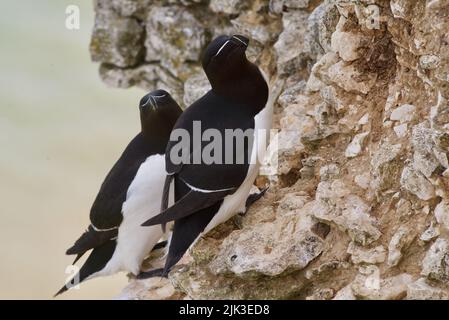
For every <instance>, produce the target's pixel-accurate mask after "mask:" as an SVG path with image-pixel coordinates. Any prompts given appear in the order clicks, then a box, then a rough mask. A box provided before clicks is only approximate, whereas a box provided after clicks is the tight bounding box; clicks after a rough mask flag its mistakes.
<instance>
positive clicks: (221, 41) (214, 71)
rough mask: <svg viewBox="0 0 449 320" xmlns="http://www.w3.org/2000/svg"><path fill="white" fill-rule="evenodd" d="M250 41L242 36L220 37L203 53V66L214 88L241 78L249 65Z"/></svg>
mask: <svg viewBox="0 0 449 320" xmlns="http://www.w3.org/2000/svg"><path fill="white" fill-rule="evenodd" d="M248 44H249V39H248V38H246V37H244V36H241V35H233V36H225V35H223V36H219V37H217V38H216V39H214V40H213V41H212V42H211V43H210V44H209V45H208V46H207V48H206V50H205V51H204V53H203V58H202V65H203V69H204V71H205V72H206V75H207V77H208V78H209V81H210V83H211V85H212V88H214V87H219V86H220V84H221V83H224V82H228V81H232V80H233V79H236V78H238V77H239V75H240V74H241V73H242V72H243V71H244V68H245V65H246V64H247V63H248V60H247V59H246V55H245V51H246V48H247V47H248Z"/></svg>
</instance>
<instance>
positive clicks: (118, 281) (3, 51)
mask: <svg viewBox="0 0 449 320" xmlns="http://www.w3.org/2000/svg"><path fill="white" fill-rule="evenodd" d="M71 4H74V5H77V6H79V8H80V13H81V25H80V27H81V28H80V29H79V30H68V29H66V27H65V19H66V13H65V10H66V7H67V6H68V5H71ZM0 12H1V13H0V15H1V19H0V71H1V73H0V101H1V102H0V148H1V149H0V150H1V157H0V201H1V208H0V219H1V222H0V298H1V299H52V296H53V294H54V293H55V292H56V291H57V290H59V288H60V287H61V286H62V285H63V284H64V282H65V281H66V278H67V277H68V276H69V275H68V274H66V273H65V270H66V267H67V266H69V265H70V264H71V262H72V261H73V257H72V256H70V257H69V256H66V255H65V250H66V249H67V248H68V247H69V246H71V245H72V244H73V242H74V241H75V240H76V239H77V238H78V236H79V235H80V234H81V233H82V232H83V231H84V229H85V228H86V227H87V226H88V224H89V209H90V206H91V204H92V202H93V200H94V198H95V196H96V194H97V191H98V189H99V187H100V185H101V182H102V181H103V178H104V177H105V176H106V174H107V172H108V170H109V169H110V168H111V167H112V165H113V164H114V162H115V161H116V160H117V158H118V157H119V156H120V154H121V152H122V151H123V149H124V147H125V146H126V144H127V143H128V142H129V141H130V140H131V138H133V137H134V135H135V134H136V133H137V132H138V131H139V129H140V124H139V113H138V102H139V100H140V98H141V97H142V96H143V94H144V93H145V92H144V91H142V90H139V89H128V90H121V89H111V88H107V87H106V85H105V84H104V83H102V81H101V80H100V78H99V76H98V64H95V63H92V62H91V61H90V56H89V41H90V34H91V31H92V27H93V23H94V12H93V1H86V0H84V1H83V0H71V1H65V0H39V1H31V0H20V1H2V2H0ZM85 258H86V257H84V259H85ZM84 259H82V261H81V262H83V261H84ZM79 264H80V263H79ZM126 283H127V278H126V275H125V274H119V275H117V276H114V277H107V278H100V279H93V280H90V281H87V282H85V283H83V284H81V287H80V290H70V291H69V292H67V293H66V294H64V295H62V296H60V298H61V299H94V298H97V299H111V298H113V297H115V296H117V295H118V294H119V293H120V290H121V289H122V288H123V287H124V286H125V285H126ZM58 299H59V298H58Z"/></svg>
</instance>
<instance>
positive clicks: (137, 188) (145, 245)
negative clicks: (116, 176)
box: [100, 155, 173, 275]
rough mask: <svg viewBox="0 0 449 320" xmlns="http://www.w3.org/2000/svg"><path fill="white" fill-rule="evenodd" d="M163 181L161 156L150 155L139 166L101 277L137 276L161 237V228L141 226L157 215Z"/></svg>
mask: <svg viewBox="0 0 449 320" xmlns="http://www.w3.org/2000/svg"><path fill="white" fill-rule="evenodd" d="M165 177H166V172H165V156H164V155H152V156H150V157H148V158H147V159H146V160H145V162H144V163H142V165H141V166H140V168H139V170H138V171H137V174H136V176H135V178H134V180H133V181H132V183H131V185H130V186H129V188H128V192H127V197H126V201H125V202H124V203H123V207H122V213H123V221H122V223H121V224H120V227H119V230H118V238H117V247H116V249H115V251H114V255H113V256H112V258H111V260H110V261H109V262H108V264H107V265H106V266H105V268H104V269H103V270H102V271H100V273H101V274H100V275H107V274H112V273H116V272H118V271H128V272H132V273H133V274H135V275H137V274H138V273H139V271H140V267H141V264H142V261H143V259H145V257H146V256H147V255H148V253H149V252H150V251H151V250H152V249H153V247H154V245H155V244H156V243H157V242H158V241H159V239H161V237H162V236H163V232H162V230H161V226H160V225H157V226H150V227H142V226H141V224H142V223H143V222H145V221H146V220H148V219H150V218H151V217H153V216H155V215H157V214H159V212H160V207H161V199H162V192H163V186H164V181H165ZM172 192H173V190H172V189H171V190H170V193H171V194H172ZM171 198H172V195H171Z"/></svg>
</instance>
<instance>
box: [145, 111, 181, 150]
mask: <svg viewBox="0 0 449 320" xmlns="http://www.w3.org/2000/svg"><path fill="white" fill-rule="evenodd" d="M173 125H174V124H171V123H170V124H169V123H167V121H165V119H162V118H161V117H158V116H153V117H151V119H150V120H148V119H147V120H146V121H145V122H143V121H142V131H141V132H142V136H143V138H144V139H145V140H146V141H147V142H150V143H152V144H157V145H161V146H163V150H165V146H166V145H167V142H168V140H169V138H170V133H171V130H172V128H173Z"/></svg>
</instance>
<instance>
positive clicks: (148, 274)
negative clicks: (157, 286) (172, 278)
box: [136, 268, 167, 280]
mask: <svg viewBox="0 0 449 320" xmlns="http://www.w3.org/2000/svg"><path fill="white" fill-rule="evenodd" d="M156 277H161V278H167V274H166V273H164V268H159V269H154V270H150V271H144V272H141V273H139V274H138V275H137V276H136V279H138V280H143V279H150V278H156Z"/></svg>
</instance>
